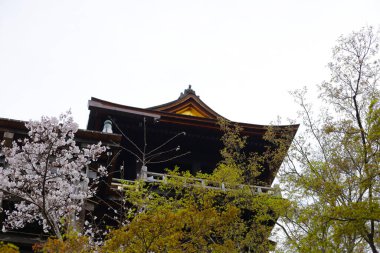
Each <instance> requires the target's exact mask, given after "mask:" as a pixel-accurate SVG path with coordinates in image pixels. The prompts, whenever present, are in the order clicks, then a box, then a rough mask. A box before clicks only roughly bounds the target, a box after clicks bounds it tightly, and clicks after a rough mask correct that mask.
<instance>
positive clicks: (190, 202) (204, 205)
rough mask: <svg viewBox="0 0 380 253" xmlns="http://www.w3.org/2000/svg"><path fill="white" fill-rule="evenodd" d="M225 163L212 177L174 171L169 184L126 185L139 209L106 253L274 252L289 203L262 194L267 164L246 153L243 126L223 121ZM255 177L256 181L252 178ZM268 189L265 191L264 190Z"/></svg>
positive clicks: (111, 238)
mask: <svg viewBox="0 0 380 253" xmlns="http://www.w3.org/2000/svg"><path fill="white" fill-rule="evenodd" d="M220 125H221V128H222V130H223V131H224V132H225V134H224V136H223V138H222V141H223V143H224V148H223V149H222V150H221V154H222V157H223V160H222V161H221V162H220V163H219V164H218V166H217V168H216V169H215V171H214V172H213V173H212V174H210V175H207V174H201V173H198V174H197V175H191V174H190V173H189V172H179V171H168V174H169V175H170V176H169V177H167V179H166V182H165V183H156V184H155V183H152V182H150V183H144V182H142V181H137V182H136V183H135V184H132V185H125V188H126V199H127V201H129V202H130V203H131V205H132V206H133V208H131V210H130V212H129V213H128V215H127V218H128V220H129V222H128V223H127V225H125V226H123V227H121V228H119V229H115V230H113V231H112V232H111V233H110V234H109V235H108V237H107V239H106V241H105V244H104V246H103V247H102V248H101V251H102V252H268V251H269V250H271V249H273V248H274V244H273V243H272V242H271V241H270V240H269V235H270V233H271V230H272V228H273V225H274V224H275V222H276V220H277V217H278V215H279V214H280V213H282V212H283V210H284V209H286V207H287V206H288V202H287V201H286V200H284V199H283V198H281V197H280V196H278V195H276V194H273V192H272V194H271V193H269V192H263V193H258V192H257V191H254V190H252V188H250V187H249V186H248V185H249V184H252V183H253V182H255V183H256V184H258V183H259V182H258V181H257V180H254V179H253V178H255V177H256V176H258V175H259V170H260V166H261V165H260V164H262V162H263V160H261V159H256V158H257V157H258V155H257V154H244V152H243V150H244V147H245V145H246V140H245V138H244V137H242V136H241V134H240V132H241V128H239V127H238V126H237V125H232V124H230V123H229V122H227V121H221V122H220ZM251 177H253V178H251ZM263 191H265V190H263Z"/></svg>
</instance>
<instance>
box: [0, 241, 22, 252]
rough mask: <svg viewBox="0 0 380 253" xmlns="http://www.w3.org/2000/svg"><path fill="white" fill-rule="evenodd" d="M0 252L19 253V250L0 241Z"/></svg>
mask: <svg viewBox="0 0 380 253" xmlns="http://www.w3.org/2000/svg"><path fill="white" fill-rule="evenodd" d="M0 252H2V253H19V252H20V251H19V249H18V247H17V246H15V245H13V244H11V243H4V242H1V241H0Z"/></svg>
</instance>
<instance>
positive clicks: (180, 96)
mask: <svg viewBox="0 0 380 253" xmlns="http://www.w3.org/2000/svg"><path fill="white" fill-rule="evenodd" d="M189 94H193V95H195V96H196V94H195V91H194V90H193V89H192V88H191V84H189V88H187V89H185V90H184V92H181V94H180V95H179V98H183V97H185V96H187V95H189Z"/></svg>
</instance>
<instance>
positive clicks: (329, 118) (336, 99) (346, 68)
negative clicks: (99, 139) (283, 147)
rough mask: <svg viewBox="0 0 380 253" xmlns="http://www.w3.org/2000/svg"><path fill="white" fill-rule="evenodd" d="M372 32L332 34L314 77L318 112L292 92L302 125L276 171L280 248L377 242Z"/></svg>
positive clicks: (378, 107)
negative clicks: (324, 67) (280, 195)
mask: <svg viewBox="0 0 380 253" xmlns="http://www.w3.org/2000/svg"><path fill="white" fill-rule="evenodd" d="M378 42H379V39H378V35H377V33H376V32H375V31H374V29H373V28H372V27H365V28H362V29H361V30H360V31H358V32H353V33H351V34H349V35H347V36H341V37H340V38H339V39H338V43H337V46H335V47H334V49H333V57H332V62H331V63H329V65H328V66H329V69H330V71H331V80H330V81H328V82H323V83H322V85H320V87H319V89H320V99H321V101H322V103H323V104H324V105H325V106H324V108H323V109H321V111H320V113H319V114H315V113H314V112H313V109H312V106H311V104H309V103H308V102H307V101H306V96H305V94H306V90H301V91H296V92H294V97H295V99H296V102H298V103H299V105H300V106H301V108H302V112H301V113H300V116H301V118H302V120H303V128H304V129H303V131H301V134H299V135H298V137H297V138H296V139H295V141H294V145H293V146H292V148H291V151H290V153H289V155H288V158H287V159H286V166H284V167H285V168H284V170H283V173H282V183H283V185H284V190H285V191H287V196H286V197H288V199H289V200H291V201H292V205H291V208H289V209H288V210H287V212H286V213H285V215H284V216H283V218H282V219H281V220H280V222H278V224H279V226H280V227H281V228H282V229H283V231H284V232H285V234H286V238H287V240H286V247H287V251H291V252H294V251H297V252H368V251H371V252H378V251H379V248H380V232H379V222H380V202H379V201H380V200H379V198H380V160H379V158H380V152H379V148H380V135H379V134H380V131H379V130H380V120H379V119H380V118H379V116H380V104H379V98H380V97H379V90H378V87H377V85H378V80H379V79H378V78H379V73H380V72H379V70H380V67H379V60H378V59H376V57H377V56H378V50H379V45H378Z"/></svg>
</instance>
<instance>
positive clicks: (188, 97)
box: [87, 86, 299, 135]
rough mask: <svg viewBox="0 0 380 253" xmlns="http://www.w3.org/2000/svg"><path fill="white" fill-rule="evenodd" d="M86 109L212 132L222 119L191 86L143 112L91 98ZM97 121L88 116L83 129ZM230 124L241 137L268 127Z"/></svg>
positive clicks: (292, 126) (216, 128)
mask: <svg viewBox="0 0 380 253" xmlns="http://www.w3.org/2000/svg"><path fill="white" fill-rule="evenodd" d="M88 108H89V110H90V111H99V112H102V113H105V114H107V113H109V114H117V115H120V116H127V117H128V116H129V117H136V118H139V117H141V118H142V117H148V118H152V119H154V120H156V121H160V122H165V123H172V124H179V125H186V126H194V127H201V128H205V129H214V130H219V129H220V128H219V126H218V124H217V122H218V119H219V118H224V117H222V116H220V115H219V114H218V113H216V112H215V111H214V110H212V109H211V108H210V107H209V106H207V104H205V103H204V102H203V101H202V100H201V99H200V98H199V96H197V95H196V94H195V92H194V90H192V89H191V86H189V88H188V89H186V90H185V91H184V92H183V93H181V95H180V97H179V98H178V99H177V100H174V101H171V102H169V103H165V104H162V105H157V106H153V107H149V108H146V109H143V108H137V107H132V106H127V105H121V104H117V103H113V102H109V101H105V100H101V99H98V98H94V97H92V98H91V100H89V101H88ZM97 120H98V119H96V117H95V116H93V115H91V114H90V117H89V121H88V126H87V128H88V129H93V130H95V129H96V127H95V126H98V128H99V126H100V125H99V124H100V122H95V121H97ZM103 120H104V119H103ZM96 123H97V124H96ZM102 123H103V122H102ZM102 123H101V124H102ZM232 123H236V124H238V125H240V126H241V127H242V128H243V134H245V135H263V134H265V132H266V131H267V130H268V128H269V126H268V125H257V124H247V123H240V122H232ZM101 126H102V125H101ZM272 127H273V128H274V129H278V130H281V129H291V131H292V132H294V134H295V133H296V132H297V129H298V127H299V125H283V126H272ZM99 130H100V129H99Z"/></svg>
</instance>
